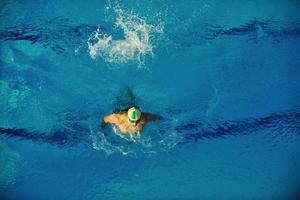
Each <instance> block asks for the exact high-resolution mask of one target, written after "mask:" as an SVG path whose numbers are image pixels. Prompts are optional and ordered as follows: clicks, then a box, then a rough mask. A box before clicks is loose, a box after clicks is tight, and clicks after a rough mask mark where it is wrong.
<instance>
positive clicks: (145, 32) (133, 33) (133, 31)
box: [88, 5, 164, 66]
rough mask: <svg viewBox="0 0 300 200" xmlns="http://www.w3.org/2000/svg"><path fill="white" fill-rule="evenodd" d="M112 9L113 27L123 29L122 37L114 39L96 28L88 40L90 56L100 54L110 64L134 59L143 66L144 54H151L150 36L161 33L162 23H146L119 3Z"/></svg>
mask: <svg viewBox="0 0 300 200" xmlns="http://www.w3.org/2000/svg"><path fill="white" fill-rule="evenodd" d="M108 9H109V8H108ZM112 10H113V11H114V12H115V14H116V20H115V23H114V24H115V28H119V29H121V30H122V31H123V33H124V39H114V38H113V36H112V35H108V34H106V33H104V32H103V31H102V30H101V29H100V28H98V29H97V30H96V31H95V32H94V33H93V34H92V35H91V36H90V38H89V40H88V47H89V53H90V56H91V58H93V59H95V58H96V57H97V56H101V57H102V58H103V59H104V60H105V61H106V62H108V63H112V64H124V63H127V62H129V61H134V62H137V63H138V65H139V66H143V65H144V59H145V56H146V55H153V44H152V43H151V42H152V38H153V35H154V34H155V33H163V27H164V26H163V24H162V23H160V24H158V25H152V24H148V23H147V22H146V20H145V19H143V18H141V17H139V16H138V15H136V14H133V13H132V12H125V11H124V10H123V9H121V8H120V6H119V5H115V6H114V7H113V8H112Z"/></svg>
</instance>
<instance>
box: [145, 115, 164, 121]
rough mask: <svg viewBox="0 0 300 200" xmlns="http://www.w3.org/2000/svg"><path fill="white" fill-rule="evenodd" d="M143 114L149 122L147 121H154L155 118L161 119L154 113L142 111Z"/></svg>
mask: <svg viewBox="0 0 300 200" xmlns="http://www.w3.org/2000/svg"><path fill="white" fill-rule="evenodd" d="M144 116H145V120H146V121H147V122H149V121H156V120H161V119H162V117H161V116H159V115H156V114H152V113H144Z"/></svg>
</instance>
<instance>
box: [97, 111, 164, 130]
mask: <svg viewBox="0 0 300 200" xmlns="http://www.w3.org/2000/svg"><path fill="white" fill-rule="evenodd" d="M159 119H162V117H160V116H158V115H155V114H151V113H146V112H141V111H140V109H139V108H138V107H136V106H132V107H130V108H129V109H128V110H127V111H126V110H125V111H122V112H119V113H113V114H110V115H107V116H105V117H104V118H103V121H104V123H110V124H113V125H114V126H115V127H116V128H117V129H118V131H119V132H120V133H122V134H132V133H135V134H139V133H140V131H141V130H142V129H143V128H144V126H145V125H146V123H147V122H150V121H155V120H159Z"/></svg>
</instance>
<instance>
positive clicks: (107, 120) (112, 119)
mask: <svg viewBox="0 0 300 200" xmlns="http://www.w3.org/2000/svg"><path fill="white" fill-rule="evenodd" d="M117 120H118V118H117V114H110V115H107V116H105V117H104V118H103V122H104V123H111V124H115V123H117Z"/></svg>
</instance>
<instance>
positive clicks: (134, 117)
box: [127, 107, 141, 124]
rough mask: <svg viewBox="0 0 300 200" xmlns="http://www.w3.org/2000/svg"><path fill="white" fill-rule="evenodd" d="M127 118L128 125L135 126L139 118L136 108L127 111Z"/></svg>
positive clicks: (139, 114)
mask: <svg viewBox="0 0 300 200" xmlns="http://www.w3.org/2000/svg"><path fill="white" fill-rule="evenodd" d="M127 116H128V119H129V122H130V123H133V124H136V123H137V122H138V121H139V120H140V118H141V111H140V110H139V109H138V108H136V107H131V108H129V109H128V111H127Z"/></svg>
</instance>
